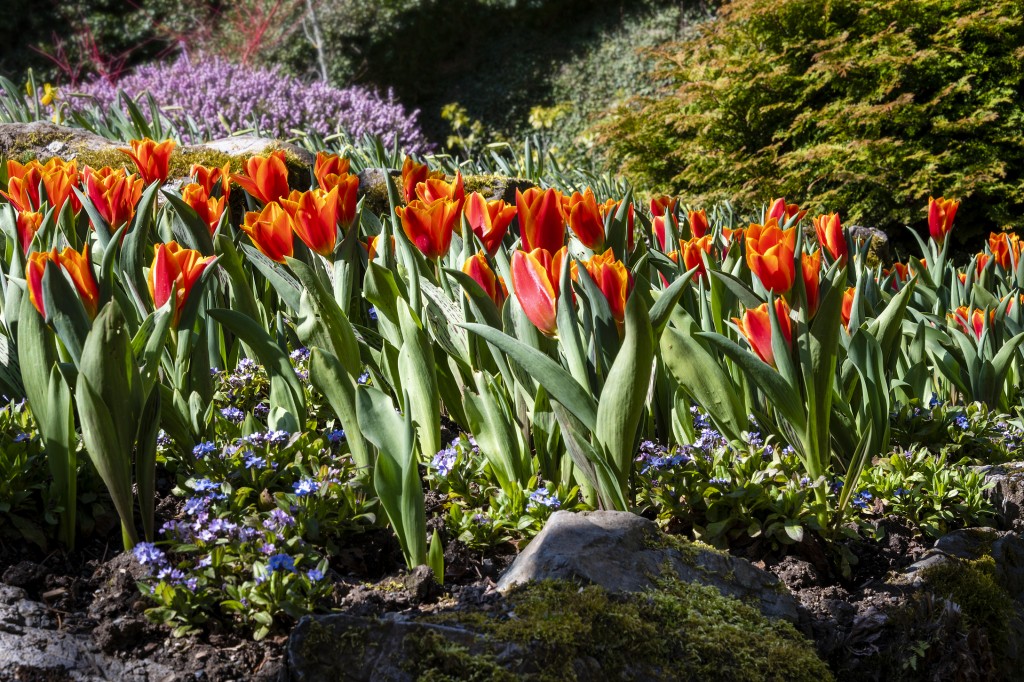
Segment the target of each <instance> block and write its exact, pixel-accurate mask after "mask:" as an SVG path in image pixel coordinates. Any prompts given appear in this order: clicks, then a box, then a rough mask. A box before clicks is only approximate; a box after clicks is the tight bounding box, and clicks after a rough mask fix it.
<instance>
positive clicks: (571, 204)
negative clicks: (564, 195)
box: [564, 187, 604, 251]
mask: <svg viewBox="0 0 1024 682" xmlns="http://www.w3.org/2000/svg"><path fill="white" fill-rule="evenodd" d="M564 210H565V214H566V217H567V218H568V220H569V227H571V228H572V231H573V232H575V233H576V236H577V237H578V238H579V240H580V241H581V242H583V245H584V246H586V247H587V248H588V249H591V250H594V251H597V250H599V249H601V248H602V247H603V246H604V218H603V217H602V215H601V210H600V209H599V208H598V205H597V199H596V198H595V197H594V192H593V190H591V189H590V188H589V187H587V189H586V191H585V192H584V193H583V194H580V193H579V192H573V194H572V196H571V197H569V198H568V199H566V201H565V206H564Z"/></svg>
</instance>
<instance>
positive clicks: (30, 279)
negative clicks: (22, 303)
mask: <svg viewBox="0 0 1024 682" xmlns="http://www.w3.org/2000/svg"><path fill="white" fill-rule="evenodd" d="M47 263H53V265H54V266H55V267H60V268H63V269H64V271H65V272H66V273H67V274H68V276H69V277H70V278H71V282H72V283H73V284H74V285H75V289H76V290H77V291H78V295H79V297H80V298H81V300H82V305H83V306H84V307H85V312H86V314H88V315H89V317H90V318H95V317H96V313H97V311H98V308H99V297H100V290H99V287H98V286H97V285H96V278H95V277H94V276H93V274H92V265H91V264H90V261H89V245H88V244H86V245H85V248H84V249H82V253H78V252H77V251H75V250H74V249H72V248H71V247H66V248H65V249H64V250H63V251H61V252H60V253H58V252H57V249H54V250H53V251H50V252H48V253H47V252H37V253H33V254H31V255H30V256H29V257H28V263H27V264H26V266H25V280H26V282H27V283H28V296H29V300H30V301H31V302H32V305H34V306H35V308H36V310H38V311H39V314H40V315H42V316H43V318H44V319H45V318H46V308H45V305H44V303H43V274H44V273H45V271H46V264H47Z"/></svg>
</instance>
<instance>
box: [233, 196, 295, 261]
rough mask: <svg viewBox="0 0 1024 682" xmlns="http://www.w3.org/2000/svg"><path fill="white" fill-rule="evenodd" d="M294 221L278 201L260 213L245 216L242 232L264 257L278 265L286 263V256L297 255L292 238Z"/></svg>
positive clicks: (271, 203)
mask: <svg viewBox="0 0 1024 682" xmlns="http://www.w3.org/2000/svg"><path fill="white" fill-rule="evenodd" d="M293 224H294V221H293V220H292V217H291V216H290V215H289V214H288V212H287V211H285V210H284V208H282V207H281V205H280V204H279V203H277V202H276V201H272V202H270V203H269V204H267V205H266V206H264V207H263V210H262V211H260V212H256V211H249V212H248V213H246V214H245V220H244V221H243V223H242V231H243V232H245V233H246V234H247V235H249V239H251V240H252V243H253V244H255V245H256V248H257V249H259V250H260V251H261V252H262V253H263V255H265V256H266V257H267V258H269V259H270V260H273V261H277V262H278V263H284V262H285V261H284V259H285V256H289V257H290V256H292V255H293V254H294V253H295V249H294V242H293V237H292V226H293Z"/></svg>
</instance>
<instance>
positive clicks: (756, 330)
mask: <svg viewBox="0 0 1024 682" xmlns="http://www.w3.org/2000/svg"><path fill="white" fill-rule="evenodd" d="M775 314H776V316H777V317H778V318H779V329H780V331H781V332H782V337H783V339H785V341H786V346H787V347H789V348H790V349H792V348H793V326H792V321H791V320H790V319H789V305H788V304H787V303H786V301H785V299H783V298H777V299H775ZM732 321H733V322H735V323H736V326H738V327H739V328H740V331H741V332H742V333H743V336H744V337H746V339H747V343H749V344H750V348H751V349H752V350H753V351H754V353H756V354H757V357H759V358H761V360H763V361H764V362H766V363H768V364H769V365H771V366H772V367H775V366H776V365H775V352H774V350H773V349H772V323H771V316H770V315H769V313H768V304H767V303H762V304H761V305H759V306H758V307H757V308H753V309H747V310H746V311H744V313H743V317H742V319H741V318H736V317H734V318H732Z"/></svg>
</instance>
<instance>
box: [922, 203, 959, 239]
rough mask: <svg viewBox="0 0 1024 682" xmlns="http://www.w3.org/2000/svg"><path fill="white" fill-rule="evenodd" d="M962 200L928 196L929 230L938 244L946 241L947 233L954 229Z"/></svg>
mask: <svg viewBox="0 0 1024 682" xmlns="http://www.w3.org/2000/svg"><path fill="white" fill-rule="evenodd" d="M959 207H960V202H959V201H956V200H954V199H946V198H943V197H939V198H938V199H932V198H931V197H928V232H929V234H931V237H932V239H933V240H934V241H935V243H936V244H939V245H941V244H942V243H943V242H945V241H946V235H947V234H949V231H950V230H952V229H953V218H955V217H956V210H957V209H958V208H959Z"/></svg>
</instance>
